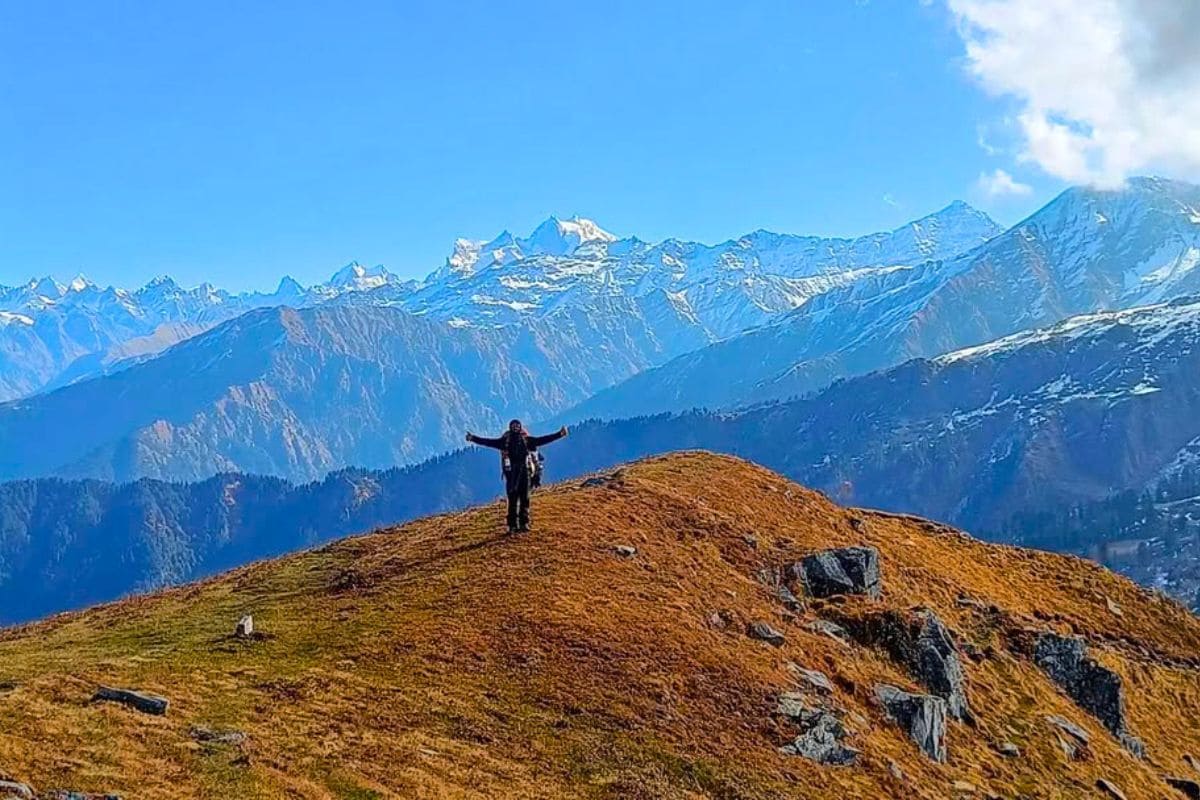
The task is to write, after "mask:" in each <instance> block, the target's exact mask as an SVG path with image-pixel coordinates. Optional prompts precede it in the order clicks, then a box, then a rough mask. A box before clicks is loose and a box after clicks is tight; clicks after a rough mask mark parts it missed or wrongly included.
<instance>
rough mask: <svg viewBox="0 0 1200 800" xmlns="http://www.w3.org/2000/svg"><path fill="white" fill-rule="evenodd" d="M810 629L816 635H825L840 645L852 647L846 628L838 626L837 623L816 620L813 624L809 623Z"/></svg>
mask: <svg viewBox="0 0 1200 800" xmlns="http://www.w3.org/2000/svg"><path fill="white" fill-rule="evenodd" d="M808 629H809V630H810V631H815V632H816V633H823V634H825V635H826V636H828V637H829V638H830V639H833V640H835V641H837V642H838V643H840V644H844V645H846V646H847V647H849V646H850V642H849V640H848V637H849V635H850V634H849V633H847V632H846V629H845V628H843V627H842V626H841V625H838V624H837V623H836V622H831V621H829V620H827V619H814V620H813V621H812V622H810V623H808Z"/></svg>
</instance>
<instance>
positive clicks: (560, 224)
mask: <svg viewBox="0 0 1200 800" xmlns="http://www.w3.org/2000/svg"><path fill="white" fill-rule="evenodd" d="M616 240H617V237H616V236H614V235H613V234H611V233H609V232H608V231H606V230H604V229H603V228H601V227H600V226H599V225H597V224H596V223H595V222H593V221H592V220H590V219H584V218H582V217H579V216H575V217H571V218H570V219H567V220H560V219H559V218H558V217H550V218H549V219H547V220H546V221H545V222H543V223H542V224H541V225H538V226H537V228H535V229H534V231H533V233H532V234H530V235H529V238H528V239H519V240H518V242H517V243H518V245H519V246H520V248H521V252H522V253H523V254H524V255H526V256H531V255H548V256H568V255H571V254H572V253H574V252H575V251H576V250H577V249H579V248H580V247H581V246H583V245H585V244H590V243H593V242H599V243H604V244H606V243H608V242H615V241H616Z"/></svg>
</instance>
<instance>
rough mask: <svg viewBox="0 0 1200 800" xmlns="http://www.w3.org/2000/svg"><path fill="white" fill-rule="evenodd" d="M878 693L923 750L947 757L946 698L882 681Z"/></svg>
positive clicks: (939, 759) (937, 758) (890, 713)
mask: <svg viewBox="0 0 1200 800" xmlns="http://www.w3.org/2000/svg"><path fill="white" fill-rule="evenodd" d="M875 696H876V697H877V698H879V702H880V703H882V704H883V708H884V710H885V711H887V714H888V716H889V717H891V718H892V719H893V720H894V721H895V722H896V723H897V724H898V725H899V726H900V727H901V728H904V730H905V731H907V732H908V737H909V738H910V739H912V740H913V741H914V742H916V744H917V747H919V748H921V752H923V753H925V755H927V756H929V757H930V758H932V759H933V760H934V761H937V762H941V763H944V762H945V761H946V701H945V700H943V699H942V698H940V697H934V696H933V695H930V694H913V693H911V692H906V691H904V690H902V689H899V688H897V687H895V686H890V685H888V684H880V685H879V686H876V687H875Z"/></svg>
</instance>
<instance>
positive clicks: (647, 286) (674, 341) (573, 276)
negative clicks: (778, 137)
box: [0, 203, 999, 401]
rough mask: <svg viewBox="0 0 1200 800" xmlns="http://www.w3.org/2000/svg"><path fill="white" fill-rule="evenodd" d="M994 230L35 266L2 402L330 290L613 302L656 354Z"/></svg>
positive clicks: (407, 305)
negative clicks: (303, 275) (317, 277)
mask: <svg viewBox="0 0 1200 800" xmlns="http://www.w3.org/2000/svg"><path fill="white" fill-rule="evenodd" d="M998 230H999V229H998V227H997V226H996V225H995V223H994V222H992V221H991V220H990V219H988V218H987V217H986V215H983V214H982V213H980V212H977V211H975V210H973V209H971V208H969V207H967V206H965V205H963V204H961V203H956V204H953V205H951V206H949V207H948V208H946V209H944V210H943V211H941V212H938V213H937V214H933V215H930V216H929V217H926V218H924V219H922V220H918V221H916V222H913V223H911V224H909V225H906V226H904V227H902V228H900V229H898V230H896V231H893V232H891V233H880V234H873V235H871V236H866V237H862V238H860V239H822V238H818V237H802V236H791V235H785V234H773V233H767V232H764V231H758V232H755V233H752V234H749V235H747V236H744V237H742V238H740V239H737V240H732V241H729V242H724V243H722V244H719V245H715V246H708V245H701V244H697V243H694V242H681V241H677V240H668V241H666V242H662V243H659V244H656V245H654V244H649V243H647V242H642V241H640V240H638V239H636V238H626V239H618V238H617V237H616V236H615V235H614V234H612V233H609V232H608V231H606V230H604V229H603V228H602V227H600V226H599V225H597V224H596V223H595V222H592V221H591V220H587V219H582V218H579V217H574V218H571V219H568V220H559V219H556V218H554V217H551V218H550V219H548V220H546V221H545V222H543V223H542V224H541V225H539V226H537V228H535V229H534V231H533V232H532V233H531V234H530V235H529V236H527V237H515V236H513V235H512V234H510V233H508V232H504V233H502V234H500V235H499V236H497V237H495V238H494V239H492V240H491V241H488V242H475V241H467V240H461V239H460V240H459V241H458V242H456V243H455V246H454V250H453V252H452V254H451V255H450V257H449V258H448V259H447V260H446V263H445V264H444V265H443V266H442V267H441V268H440V269H438V270H435V271H434V272H432V273H431V274H430V275H429V276H428V277H427V278H426V279H425V280H423V281H413V280H405V279H402V278H400V277H398V276H397V275H395V274H394V273H392V272H390V271H388V270H387V269H386V268H385V267H383V266H374V267H367V266H364V265H362V264H359V263H357V262H352V263H350V264H348V265H346V266H345V267H344V268H342V269H340V270H338V271H337V272H336V273H334V275H333V276H332V277H331V278H330V279H329V280H328V281H326V282H324V283H321V284H317V285H314V286H310V287H303V286H301V285H300V284H299V283H297V282H296V281H294V280H293V279H291V278H284V279H283V280H281V281H280V283H279V286H278V288H277V289H276V290H275V291H274V292H270V293H259V292H249V293H243V294H231V293H229V292H226V291H223V290H221V289H217V288H215V287H213V286H211V285H209V284H201V285H200V286H198V287H195V288H192V289H184V288H182V287H180V286H179V285H177V284H176V283H175V282H174V281H173V280H171V279H170V278H168V277H163V278H158V279H155V280H153V281H151V282H150V283H148V284H147V285H146V286H144V287H142V288H140V289H136V290H125V289H118V288H113V287H108V288H104V289H102V288H100V287H98V286H96V285H95V284H93V283H92V282H90V281H88V280H87V279H85V278H82V277H79V278H76V279H75V280H73V281H71V282H70V283H69V284H66V285H64V284H61V283H58V282H57V281H55V280H53V279H52V278H42V279H40V280H34V281H30V282H29V283H28V284H25V285H23V286H17V287H7V288H6V287H0V401H3V400H11V399H15V398H19V397H24V396H28V395H30V394H34V393H36V392H39V391H44V390H47V389H53V388H56V387H58V386H62V385H66V384H68V383H71V382H74V381H78V380H82V379H84V378H87V377H91V376H94V375H100V374H105V373H107V372H109V371H111V370H113V369H117V368H120V367H121V366H122V365H127V364H128V363H130V359H131V358H132V359H144V358H146V357H150V356H152V355H154V354H156V353H158V352H160V351H161V350H162V349H164V348H166V347H169V346H170V345H172V344H175V343H176V342H178V341H181V340H183V339H185V338H187V337H189V336H193V335H195V334H196V333H198V332H200V331H203V330H207V329H208V328H210V327H212V326H213V325H215V324H217V323H219V322H222V321H224V320H227V319H231V318H233V317H236V316H238V315H240V314H243V313H246V312H247V311H249V310H252V309H255V308H262V307H268V306H278V305H287V306H291V307H297V308H302V307H306V306H311V305H315V304H318V303H326V302H336V303H359V304H367V305H380V306H396V307H399V308H401V309H404V310H407V311H410V312H413V313H416V314H421V315H427V316H429V317H431V318H433V319H436V320H439V321H444V322H448V323H450V324H452V325H455V326H459V327H470V326H487V327H493V326H496V325H506V324H514V323H519V322H522V321H525V320H528V319H535V318H544V317H548V316H551V315H553V314H556V313H560V312H585V313H594V312H595V311H596V310H602V309H605V308H608V309H613V310H619V312H617V311H614V313H620V314H623V315H634V316H635V317H636V325H637V326H638V327H639V328H640V329H643V330H645V332H646V333H645V335H646V336H647V337H649V339H648V340H647V341H645V342H641V343H638V345H637V347H636V349H638V350H639V351H641V352H645V353H656V354H657V355H656V358H657V359H658V360H656V361H654V362H652V364H655V363H661V362H662V361H666V360H667V359H669V358H671V357H673V356H676V355H679V354H680V353H684V352H687V351H689V350H692V349H695V348H696V347H700V346H702V345H704V344H707V343H708V342H711V341H713V340H715V339H718V338H721V337H724V336H729V335H732V334H735V333H739V332H741V331H743V330H746V329H747V328H750V327H752V326H755V325H760V324H762V323H764V322H767V321H769V320H770V319H771V318H772V317H773V316H774V315H776V314H779V313H781V312H784V311H788V310H790V309H793V308H796V307H798V306H800V305H802V304H803V303H805V302H806V301H807V300H809V299H810V298H812V297H814V296H817V295H819V294H821V293H823V292H826V291H829V290H831V289H834V288H837V287H840V286H845V285H849V284H853V283H855V282H857V281H860V280H863V279H865V278H867V277H869V276H873V275H879V274H886V273H887V272H888V271H891V270H894V269H897V268H900V267H901V266H908V265H912V264H915V263H919V262H920V261H922V260H924V259H925V258H927V257H945V256H948V255H951V254H954V253H958V252H961V251H962V250H963V249H968V248H970V247H973V246H975V245H977V244H979V243H980V242H982V241H984V240H986V239H987V238H989V237H990V236H993V235H995V234H996V233H997V232H998Z"/></svg>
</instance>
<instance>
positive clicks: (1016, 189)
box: [976, 169, 1033, 197]
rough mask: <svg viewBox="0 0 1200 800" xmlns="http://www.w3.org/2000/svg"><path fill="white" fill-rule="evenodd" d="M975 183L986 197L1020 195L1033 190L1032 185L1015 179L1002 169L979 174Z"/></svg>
mask: <svg viewBox="0 0 1200 800" xmlns="http://www.w3.org/2000/svg"><path fill="white" fill-rule="evenodd" d="M976 185H977V186H978V187H979V191H981V192H983V193H984V194H986V195H987V196H988V197H1008V196H1011V195H1016V196H1021V195H1026V194H1029V193H1030V192H1032V191H1033V187H1032V186H1030V185H1029V184H1027V183H1021V182H1020V181H1017V180H1015V179H1014V178H1013V176H1012V175H1009V174H1008V173H1007V172H1005V171H1004V170H1002V169H997V170H994V171H992V172H985V173H983V174H981V175H980V176H979V180H978V182H977V184H976Z"/></svg>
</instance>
